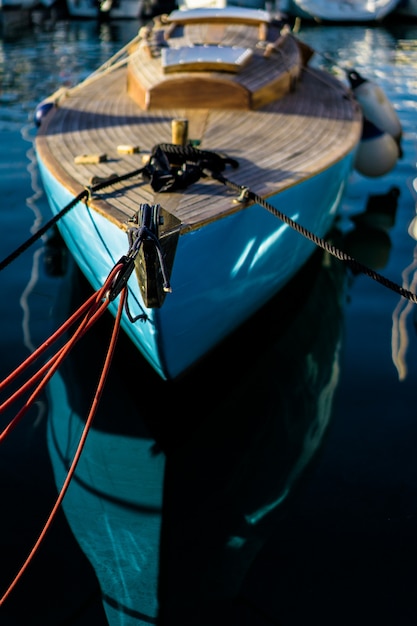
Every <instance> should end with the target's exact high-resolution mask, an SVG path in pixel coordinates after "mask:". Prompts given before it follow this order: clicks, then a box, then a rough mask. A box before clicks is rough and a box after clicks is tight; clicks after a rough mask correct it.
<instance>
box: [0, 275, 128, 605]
mask: <svg viewBox="0 0 417 626" xmlns="http://www.w3.org/2000/svg"><path fill="white" fill-rule="evenodd" d="M106 284H107V281H106ZM101 291H102V290H100V292H97V293H101ZM126 295H127V292H126V287H124V288H123V290H122V291H121V296H120V302H119V308H118V311H117V316H116V318H115V323H114V327H113V332H112V336H111V339H110V344H109V348H108V350H107V354H106V359H105V362H104V366H103V370H102V372H101V376H100V380H99V383H98V385H97V390H96V393H95V395H94V398H93V402H92V404H91V408H90V412H89V415H88V418H87V421H86V423H85V426H84V429H83V432H82V435H81V438H80V441H79V443H78V446H77V450H76V452H75V455H74V459H73V461H72V463H71V466H70V468H69V470H68V474H67V476H66V478H65V481H64V484H63V485H62V488H61V491H60V492H59V495H58V498H57V500H56V502H55V505H54V507H53V509H52V511H51V513H50V514H49V517H48V519H47V521H46V523H45V525H44V527H43V530H42V532H41V533H40V535H39V537H38V539H37V541H36V543H35V545H34V546H33V548H32V550H31V551H30V553H29V556H28V557H27V559H26V561H25V562H24V563H23V565H22V567H21V568H20V570H19V571H18V573H17V575H16V576H15V578H14V579H13V581H12V582H11V584H10V585H9V587H8V588H7V590H6V591H5V593H4V594H3V596H2V597H1V598H0V606H2V605H3V604H4V602H5V601H6V600H7V598H8V597H9V595H10V594H11V592H12V591H13V589H14V588H15V586H16V585H17V583H18V582H19V580H20V578H21V577H22V575H23V574H24V572H25V571H26V569H27V568H28V566H29V564H30V562H31V561H32V559H33V557H34V556H35V554H36V552H37V550H38V548H39V546H40V545H41V543H42V541H43V539H44V538H45V536H46V533H47V532H48V530H49V528H50V527H51V525H52V522H53V521H54V519H55V516H56V513H57V511H58V509H59V506H60V505H61V503H62V500H63V499H64V496H65V493H66V491H67V489H68V487H69V484H70V482H71V479H72V477H73V475H74V472H75V469H76V467H77V463H78V461H79V459H80V456H81V453H82V450H83V447H84V444H85V441H86V438H87V435H88V431H89V429H90V427H91V424H92V422H93V418H94V416H95V413H96V411H97V407H98V404H99V401H100V399H101V396H102V393H103V389H104V384H105V382H106V379H107V375H108V372H109V368H110V364H111V360H112V358H113V354H114V349H115V346H116V340H117V337H118V334H119V330H120V320H121V316H122V311H123V306H124V303H125V301H126ZM90 322H91V318H90V320H88V322H85V324H84V326H83V333H82V334H84V332H85V330H86V325H87V324H90ZM91 323H92V322H91ZM90 325H91V324H90ZM88 327H89V326H88ZM77 338H79V337H77ZM72 345H73V344H72ZM61 352H62V350H60V351H59V352H58V355H60V354H61ZM64 356H66V354H65V355H63V356H62V358H64ZM62 358H59V359H57V360H59V363H60V362H61V361H62ZM55 369H56V368H55ZM55 369H54V371H55Z"/></svg>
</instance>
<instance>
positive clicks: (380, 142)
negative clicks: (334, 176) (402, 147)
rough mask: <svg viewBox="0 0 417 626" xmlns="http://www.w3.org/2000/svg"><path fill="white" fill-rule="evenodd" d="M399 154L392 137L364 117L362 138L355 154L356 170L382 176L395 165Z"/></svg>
mask: <svg viewBox="0 0 417 626" xmlns="http://www.w3.org/2000/svg"><path fill="white" fill-rule="evenodd" d="M399 155H400V152H399V148H398V143H397V142H396V141H395V139H394V137H393V136H392V135H390V134H389V133H388V132H385V131H383V130H381V129H380V128H378V127H377V126H375V124H373V123H372V122H370V121H369V120H368V119H366V118H364V121H363V129H362V138H361V141H360V142H359V146H358V149H357V152H356V156H355V163H354V168H355V169H356V171H358V172H359V173H360V174H363V176H369V177H377V176H383V175H384V174H387V173H388V172H390V171H391V170H392V169H393V168H394V167H395V165H396V163H397V160H398V157H399Z"/></svg>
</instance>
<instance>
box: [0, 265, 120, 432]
mask: <svg viewBox="0 0 417 626" xmlns="http://www.w3.org/2000/svg"><path fill="white" fill-rule="evenodd" d="M120 268H121V266H120V265H117V266H115V267H114V268H113V270H112V271H111V273H110V274H109V276H108V277H107V280H106V282H105V283H104V285H103V287H101V289H99V290H98V291H96V292H95V293H94V294H93V295H92V296H90V298H89V299H88V300H87V301H86V302H85V303H84V304H83V305H82V306H81V307H80V308H79V309H78V311H76V312H75V313H74V314H73V315H72V316H71V317H70V318H69V319H68V320H67V321H66V322H65V323H64V324H63V325H62V326H61V327H60V328H59V329H58V330H57V331H55V333H54V334H53V335H51V337H50V338H49V339H47V340H46V341H45V342H44V343H43V344H42V345H41V346H40V347H39V348H37V349H36V350H35V351H34V352H33V353H32V354H31V355H30V356H29V357H28V358H27V359H26V360H25V361H24V362H23V363H22V364H21V365H20V366H19V367H17V368H16V369H15V370H14V372H12V373H11V374H10V375H9V376H8V377H7V378H5V379H4V380H3V382H2V383H0V391H1V390H2V389H4V388H5V387H6V386H7V385H8V384H10V383H11V382H13V381H14V380H15V379H16V378H17V376H19V375H20V374H21V373H22V372H24V370H25V369H26V368H27V367H29V366H30V365H31V364H32V363H33V362H34V361H35V360H36V359H37V358H39V356H41V355H42V354H43V353H44V352H45V350H47V349H48V348H49V347H50V346H51V345H52V344H53V343H54V341H56V340H57V339H59V337H61V336H62V334H63V333H64V332H66V331H67V330H68V328H69V327H70V326H72V325H73V324H74V323H75V322H76V321H77V320H78V319H79V318H80V317H81V315H82V314H83V313H85V312H86V315H85V317H84V319H83V320H82V321H81V323H80V325H79V327H78V329H77V330H76V331H75V332H74V334H73V336H72V338H71V339H70V340H69V341H68V342H67V343H66V344H65V345H64V346H62V347H61V348H60V349H59V350H58V351H57V352H56V354H55V355H53V356H52V357H51V358H50V359H49V361H47V363H45V364H44V365H43V366H42V367H41V368H40V369H39V370H38V371H37V372H36V373H35V374H33V376H32V377H31V378H29V380H27V381H26V383H24V384H22V385H21V386H20V387H19V389H18V390H17V391H15V392H14V393H13V394H12V395H11V396H10V397H9V398H8V399H7V400H6V401H5V402H3V404H1V405H0V413H2V412H3V411H5V410H6V409H7V408H9V407H10V405H11V404H12V403H13V402H14V401H15V400H17V399H18V398H20V397H21V396H22V395H23V394H24V393H25V392H26V391H28V389H29V388H30V387H31V386H32V385H34V384H35V383H36V382H37V381H38V380H39V379H40V378H42V377H43V379H42V381H41V383H40V384H39V385H38V386H37V387H36V388H35V390H34V391H33V393H32V394H31V395H30V397H29V398H28V399H27V401H26V402H25V404H24V405H23V407H22V408H21V409H20V411H19V412H18V413H17V415H15V417H14V418H13V419H12V420H11V422H10V423H9V424H8V425H7V426H6V427H5V428H4V429H3V431H2V432H1V433H0V443H2V442H3V441H4V440H5V439H6V437H7V436H8V435H9V434H10V432H11V431H12V430H13V428H14V427H15V426H16V425H17V424H18V423H19V421H20V420H21V419H22V417H23V416H24V415H25V413H26V412H27V410H28V409H29V408H30V406H31V405H32V404H33V402H34V401H35V399H36V398H37V396H38V395H39V394H40V392H41V391H42V389H43V388H44V387H45V386H46V384H47V383H48V381H49V380H50V379H51V377H52V376H53V374H54V373H55V372H56V370H57V369H58V367H59V366H60V365H61V363H62V361H63V360H64V359H65V357H66V356H67V355H68V353H69V352H70V350H71V349H72V348H73V347H74V345H75V344H76V342H77V341H78V340H79V339H80V338H81V337H82V336H83V335H84V334H85V333H86V332H87V330H89V329H90V328H91V326H92V325H93V324H94V323H95V322H96V321H97V320H98V318H99V317H101V315H102V314H103V313H104V311H105V310H106V309H107V307H108V305H109V300H108V299H107V298H106V299H104V301H103V298H105V295H106V293H107V292H108V290H109V287H110V285H111V284H112V282H113V280H114V278H115V276H116V275H117V274H118V273H119V271H120Z"/></svg>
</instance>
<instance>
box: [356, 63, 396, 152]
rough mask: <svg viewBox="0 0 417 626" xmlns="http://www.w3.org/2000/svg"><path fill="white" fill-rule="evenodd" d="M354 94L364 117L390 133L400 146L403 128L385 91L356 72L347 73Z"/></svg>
mask: <svg viewBox="0 0 417 626" xmlns="http://www.w3.org/2000/svg"><path fill="white" fill-rule="evenodd" d="M347 76H348V80H349V83H350V86H351V89H352V91H353V94H354V96H355V98H356V100H357V101H358V103H359V104H360V106H361V108H362V112H363V115H364V117H365V118H366V119H367V120H369V121H370V122H372V123H373V124H375V126H376V127H377V128H380V129H381V130H383V131H385V132H387V133H389V134H390V135H391V136H392V137H394V139H395V140H396V141H397V143H398V144H400V141H401V136H402V126H401V122H400V120H399V118H398V115H397V112H396V111H395V109H394V106H393V105H392V104H391V102H390V101H389V100H388V98H387V96H386V95H385V93H384V91H383V90H382V89H381V87H379V86H378V85H376V84H375V83H373V82H372V81H370V80H367V79H366V78H363V77H362V76H361V75H360V74H359V73H358V72H356V71H355V70H350V71H349V72H348V73H347Z"/></svg>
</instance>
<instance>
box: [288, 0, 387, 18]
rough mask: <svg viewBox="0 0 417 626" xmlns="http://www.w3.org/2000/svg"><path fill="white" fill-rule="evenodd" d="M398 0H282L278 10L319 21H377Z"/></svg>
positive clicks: (384, 15)
mask: <svg viewBox="0 0 417 626" xmlns="http://www.w3.org/2000/svg"><path fill="white" fill-rule="evenodd" d="M398 2H399V0H368V1H366V2H364V1H363V0H348V1H346V0H282V2H280V4H279V8H280V10H282V11H284V12H285V13H288V14H289V15H292V16H295V17H300V18H302V19H306V20H310V21H319V22H377V21H381V20H382V19H384V18H385V17H386V16H387V15H389V14H390V13H392V12H393V11H394V10H395V8H396V7H397V5H398Z"/></svg>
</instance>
